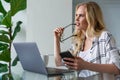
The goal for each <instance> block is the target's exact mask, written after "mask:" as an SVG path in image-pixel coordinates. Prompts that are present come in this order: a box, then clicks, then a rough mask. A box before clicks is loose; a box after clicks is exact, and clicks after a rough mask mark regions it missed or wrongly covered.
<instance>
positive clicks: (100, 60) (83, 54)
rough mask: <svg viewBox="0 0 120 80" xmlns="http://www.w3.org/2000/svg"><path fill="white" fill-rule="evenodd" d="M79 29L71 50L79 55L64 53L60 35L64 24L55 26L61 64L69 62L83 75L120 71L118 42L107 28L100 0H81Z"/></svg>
mask: <svg viewBox="0 0 120 80" xmlns="http://www.w3.org/2000/svg"><path fill="white" fill-rule="evenodd" d="M75 24H76V26H75V30H74V34H75V35H77V36H75V37H73V39H72V49H70V52H71V53H72V54H73V55H74V56H75V58H74V59H72V58H64V60H69V61H72V62H73V63H71V62H67V61H62V58H61V56H60V52H61V50H60V37H61V35H62V33H63V31H64V28H62V27H58V28H56V29H54V55H55V62H56V65H57V66H60V65H62V64H65V65H67V67H69V68H70V69H74V70H77V71H79V76H81V77H87V76H91V75H94V74H98V73H107V74H110V75H112V76H114V75H117V74H120V52H119V50H118V49H117V47H116V45H115V41H114V38H113V36H112V34H111V33H110V32H108V31H106V29H105V28H106V27H105V24H104V21H103V16H102V12H101V9H100V7H99V5H98V4H97V3H96V2H86V3H81V4H78V5H77V6H76V13H75Z"/></svg>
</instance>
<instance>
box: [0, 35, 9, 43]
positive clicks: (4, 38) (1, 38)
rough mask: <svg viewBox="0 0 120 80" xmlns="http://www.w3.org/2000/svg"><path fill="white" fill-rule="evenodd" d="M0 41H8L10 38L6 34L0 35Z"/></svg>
mask: <svg viewBox="0 0 120 80" xmlns="http://www.w3.org/2000/svg"><path fill="white" fill-rule="evenodd" d="M0 41H1V42H6V43H10V39H9V37H8V36H7V35H0Z"/></svg>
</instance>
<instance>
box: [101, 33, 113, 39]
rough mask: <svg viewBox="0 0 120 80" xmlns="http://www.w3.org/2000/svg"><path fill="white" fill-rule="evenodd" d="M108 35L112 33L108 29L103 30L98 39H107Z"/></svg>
mask: <svg viewBox="0 0 120 80" xmlns="http://www.w3.org/2000/svg"><path fill="white" fill-rule="evenodd" d="M110 37H112V34H111V32H109V31H103V32H102V33H101V35H100V36H99V38H100V39H108V38H110Z"/></svg>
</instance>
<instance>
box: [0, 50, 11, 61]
mask: <svg viewBox="0 0 120 80" xmlns="http://www.w3.org/2000/svg"><path fill="white" fill-rule="evenodd" d="M10 60H11V57H10V51H9V50H3V51H2V52H1V53H0V61H5V62H10Z"/></svg>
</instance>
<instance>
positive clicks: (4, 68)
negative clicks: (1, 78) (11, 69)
mask: <svg viewBox="0 0 120 80" xmlns="http://www.w3.org/2000/svg"><path fill="white" fill-rule="evenodd" d="M7 71H8V68H7V64H2V63H0V73H2V72H7Z"/></svg>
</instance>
